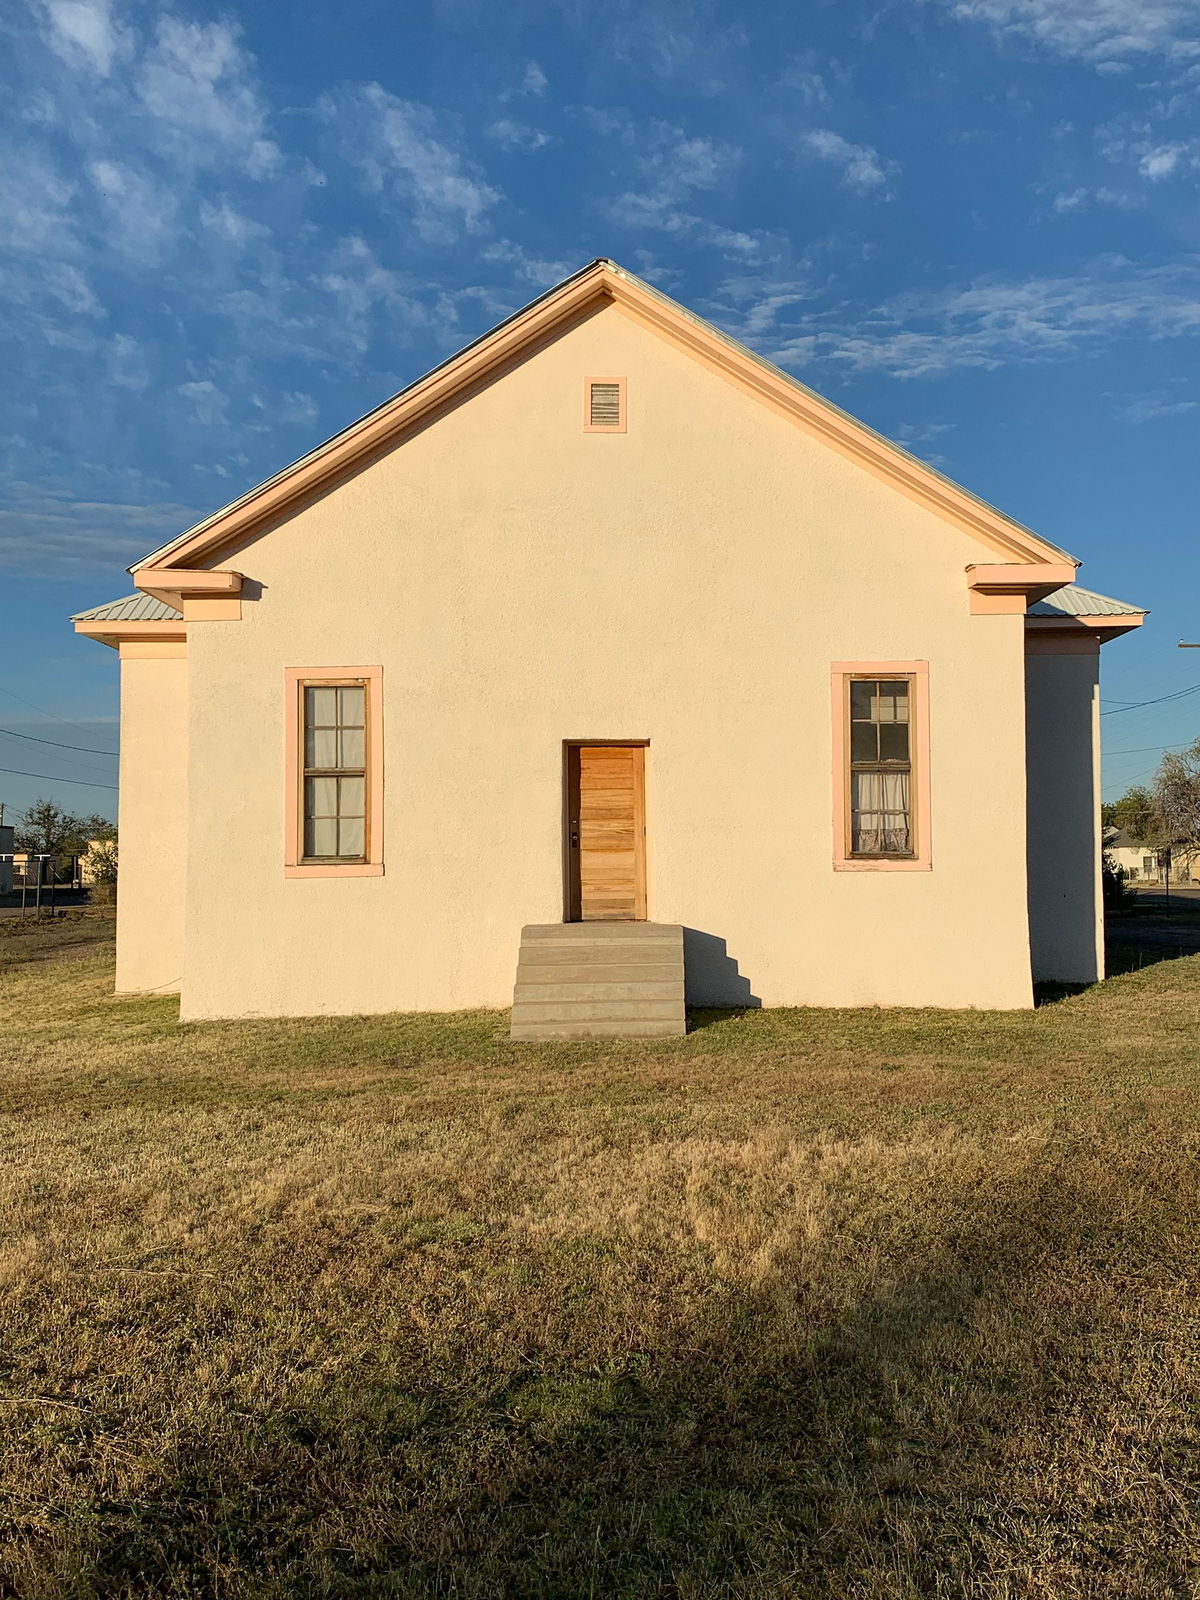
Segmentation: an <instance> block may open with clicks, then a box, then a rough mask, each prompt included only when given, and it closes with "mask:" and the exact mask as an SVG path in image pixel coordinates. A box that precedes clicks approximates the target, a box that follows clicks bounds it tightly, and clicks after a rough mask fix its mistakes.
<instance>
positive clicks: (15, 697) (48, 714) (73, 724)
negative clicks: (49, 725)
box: [0, 683, 87, 733]
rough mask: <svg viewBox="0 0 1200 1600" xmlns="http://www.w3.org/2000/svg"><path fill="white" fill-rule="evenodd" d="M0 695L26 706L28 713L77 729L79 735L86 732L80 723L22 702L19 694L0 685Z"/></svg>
mask: <svg viewBox="0 0 1200 1600" xmlns="http://www.w3.org/2000/svg"><path fill="white" fill-rule="evenodd" d="M0 694H4V695H7V696H8V698H9V699H10V700H15V701H16V702H17V704H18V705H22V706H28V707H29V709H30V711H40V712H41V714H42V716H44V717H51V718H53V720H54V721H55V722H61V723H63V724H64V726H66V727H68V728H77V729H78V730H79V732H80V733H85V732H86V731H87V730H86V729H85V728H84V726H83V724H82V723H81V722H72V721H71V720H70V718H69V717H60V716H59V714H58V712H57V711H47V710H46V707H45V706H35V705H34V703H33V701H32V700H24V699H22V697H21V696H20V695H19V694H14V693H13V692H12V690H11V689H6V688H5V687H4V685H3V684H2V683H0Z"/></svg>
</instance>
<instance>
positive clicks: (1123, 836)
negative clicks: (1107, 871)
mask: <svg viewBox="0 0 1200 1600" xmlns="http://www.w3.org/2000/svg"><path fill="white" fill-rule="evenodd" d="M1104 848H1105V850H1106V851H1107V853H1108V854H1109V855H1110V856H1111V857H1112V858H1113V860H1114V861H1115V862H1116V864H1117V866H1119V867H1121V868H1122V869H1123V870H1124V873H1125V878H1126V881H1127V882H1129V883H1161V882H1162V881H1163V865H1162V861H1161V858H1160V856H1159V852H1158V849H1157V847H1156V846H1154V845H1147V844H1138V843H1137V841H1136V840H1134V839H1131V838H1130V836H1129V834H1128V833H1126V832H1124V831H1123V830H1119V829H1116V828H1109V829H1108V830H1107V831H1106V832H1105V835H1104ZM1171 882H1172V883H1200V856H1196V855H1191V854H1189V853H1185V852H1182V851H1176V852H1175V853H1174V854H1173V856H1172V858H1171Z"/></svg>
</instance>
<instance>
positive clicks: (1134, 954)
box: [1034, 896, 1200, 1006]
mask: <svg viewBox="0 0 1200 1600" xmlns="http://www.w3.org/2000/svg"><path fill="white" fill-rule="evenodd" d="M1195 955H1200V901H1197V900H1183V899H1182V898H1181V899H1180V900H1179V901H1178V902H1177V903H1176V904H1174V905H1172V904H1169V903H1166V902H1164V901H1162V900H1161V899H1157V900H1152V899H1151V898H1150V897H1149V896H1140V897H1139V899H1138V900H1137V902H1136V903H1135V904H1134V905H1132V906H1131V907H1130V908H1128V909H1127V910H1121V911H1110V912H1109V913H1108V914H1107V916H1106V917H1105V920H1104V969H1105V971H1104V975H1105V977H1106V978H1119V977H1123V976H1124V975H1125V974H1126V973H1130V972H1141V971H1142V970H1143V969H1144V968H1146V967H1155V966H1158V965H1159V964H1160V963H1162V962H1164V961H1184V960H1186V959H1187V958H1188V957H1189V956H1195ZM1092 987H1093V985H1092V984H1090V983H1053V982H1052V983H1037V984H1035V985H1034V1004H1035V1005H1038V1006H1045V1005H1054V1004H1055V1003H1056V1002H1057V1001H1059V1000H1066V999H1069V998H1070V997H1071V996H1072V995H1077V994H1083V993H1084V991H1085V990H1087V989H1090V988H1092Z"/></svg>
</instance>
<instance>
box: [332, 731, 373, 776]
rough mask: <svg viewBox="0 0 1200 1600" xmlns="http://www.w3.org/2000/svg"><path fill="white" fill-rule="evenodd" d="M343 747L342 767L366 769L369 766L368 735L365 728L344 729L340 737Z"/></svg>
mask: <svg viewBox="0 0 1200 1600" xmlns="http://www.w3.org/2000/svg"><path fill="white" fill-rule="evenodd" d="M338 737H339V738H340V740H341V745H342V759H341V760H340V761H339V762H338V765H339V766H340V767H365V766H366V764H367V735H366V731H365V729H363V728H343V729H342V731H341V733H340V734H339V736H338Z"/></svg>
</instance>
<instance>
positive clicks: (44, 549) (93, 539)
mask: <svg viewBox="0 0 1200 1600" xmlns="http://www.w3.org/2000/svg"><path fill="white" fill-rule="evenodd" d="M0 495H2V496H3V504H0V569H2V570H5V571H9V572H28V571H29V570H30V568H31V566H36V570H37V571H39V572H42V573H45V574H47V575H48V576H54V575H58V574H62V575H67V574H70V575H73V576H77V575H78V574H79V573H80V571H81V570H82V571H94V572H95V573H96V574H97V575H100V574H101V573H103V574H106V575H107V576H108V577H109V578H110V579H111V577H112V574H113V569H114V568H116V569H118V570H119V569H120V568H122V567H125V566H128V565H129V564H130V563H131V562H133V561H135V560H137V558H138V557H139V556H142V555H145V553H146V551H147V550H148V549H150V548H152V546H153V545H154V544H155V542H156V541H158V540H161V539H163V538H166V537H169V536H170V535H172V534H174V533H177V532H178V531H179V529H180V528H185V527H187V526H188V525H189V523H191V522H194V521H196V519H197V516H198V512H197V509H196V507H195V506H189V505H183V504H180V503H178V502H175V501H161V502H150V503H139V502H129V501H104V500H99V501H88V500H80V499H78V498H77V497H76V496H74V495H73V494H71V493H70V492H68V491H67V490H65V489H64V490H62V491H60V492H55V491H54V490H52V489H47V488H45V487H42V486H40V485H38V484H32V483H25V482H21V481H20V480H13V479H11V478H8V479H5V478H3V477H0Z"/></svg>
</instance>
